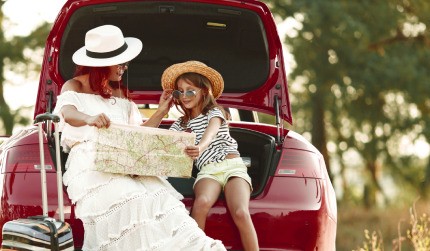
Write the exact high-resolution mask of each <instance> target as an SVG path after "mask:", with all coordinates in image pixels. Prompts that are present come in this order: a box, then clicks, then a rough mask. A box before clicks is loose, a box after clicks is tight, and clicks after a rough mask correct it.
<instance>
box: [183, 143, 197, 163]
mask: <svg viewBox="0 0 430 251" xmlns="http://www.w3.org/2000/svg"><path fill="white" fill-rule="evenodd" d="M185 154H187V155H188V156H189V157H190V158H192V159H194V160H195V159H197V158H198V157H199V156H200V147H198V146H186V147H185Z"/></svg>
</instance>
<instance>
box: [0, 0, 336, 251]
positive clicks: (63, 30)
mask: <svg viewBox="0 0 430 251" xmlns="http://www.w3.org/2000/svg"><path fill="white" fill-rule="evenodd" d="M102 24H114V25H116V26H118V27H120V28H121V29H122V31H123V32H124V34H125V35H126V36H131V37H137V38H140V39H141V40H142V41H143V51H142V52H141V53H140V55H139V56H138V57H137V58H136V59H134V60H133V61H132V64H131V65H130V67H129V70H128V73H126V76H125V79H124V82H125V83H127V85H128V88H129V89H130V90H131V96H132V99H133V100H134V101H135V102H136V103H137V104H138V105H139V106H140V107H141V108H142V110H144V109H145V108H147V107H149V106H150V105H153V104H157V103H158V100H159V97H160V94H161V91H162V90H161V85H160V78H161V74H162V72H163V70H164V69H165V68H166V67H168V66H170V65H172V64H174V63H177V62H183V61H187V60H199V61H202V62H204V63H206V64H208V65H210V66H211V67H213V68H215V69H217V70H218V71H219V72H220V73H221V74H222V75H223V76H224V80H225V89H224V92H223V94H222V96H221V97H220V98H219V100H218V101H219V103H220V104H221V105H223V106H224V107H226V108H227V109H229V110H230V111H231V112H232V114H233V115H234V116H233V117H235V118H236V120H234V121H232V122H231V124H230V126H231V134H232V136H233V137H234V138H235V139H236V140H237V141H238V144H239V151H240V152H241V155H242V157H243V158H244V159H245V160H246V161H247V162H248V163H249V174H250V175H251V177H252V182H253V187H254V190H253V193H252V195H251V202H250V212H251V216H252V220H253V222H254V225H255V228H256V231H257V235H258V239H259V244H260V247H261V249H260V250H335V239H336V227H337V205H336V196H335V192H334V189H333V186H332V183H331V181H330V180H329V176H328V174H327V170H326V166H325V163H324V160H323V157H322V155H321V154H320V152H319V151H318V150H317V149H316V148H315V147H314V146H312V145H311V144H310V143H309V142H308V141H306V140H305V139H304V138H303V137H302V136H300V135H299V134H297V133H295V132H293V131H291V130H288V129H285V128H284V126H283V125H284V124H285V123H284V121H285V122H288V123H289V124H292V116H291V110H290V100H289V97H288V88H287V79H286V76H285V64H284V60H283V54H282V47H281V41H280V39H279V36H278V33H277V30H276V25H275V22H274V20H273V16H272V13H271V12H270V10H269V9H268V7H267V6H266V5H265V4H263V3H261V2H258V1H255V0H169V1H160V0H151V1H149V0H148V1H147V0H140V1H139V0H133V1H132V0H92V1H88V0H69V1H68V2H67V3H66V4H65V5H64V7H63V8H62V9H61V11H60V13H59V14H58V17H57V19H56V21H55V23H54V24H53V27H52V31H51V33H50V34H49V37H48V39H47V42H46V47H45V54H44V58H43V66H42V70H41V74H40V82H39V90H38V94H37V101H36V104H35V114H34V115H35V116H36V115H38V114H41V113H44V112H50V111H52V110H53V108H54V107H55V104H56V97H57V95H59V93H60V90H61V87H62V85H63V83H64V82H65V81H66V80H67V79H69V78H71V77H72V76H73V73H74V72H73V71H74V69H75V66H74V64H73V62H72V53H73V52H74V51H76V50H77V49H78V48H80V47H81V46H82V45H83V44H82V41H84V36H85V33H86V32H87V31H88V30H90V29H91V28H94V27H96V26H99V25H102ZM257 112H258V114H268V115H271V116H272V117H273V118H274V119H273V120H274V121H275V123H274V124H275V125H271V124H265V123H259V122H258V119H257V118H258V116H256V115H257ZM173 121H174V118H166V119H165V120H164V121H163V123H162V126H163V127H168V126H169V125H170V124H171V123H172V122H173ZM46 128H51V127H49V126H48V127H46ZM47 135H48V137H47V138H46V144H45V147H46V151H45V153H46V157H45V159H46V160H47V161H46V162H47V165H48V168H49V169H48V173H47V176H48V197H49V215H50V216H52V217H57V209H58V206H57V202H56V201H57V200H56V198H57V194H56V177H55V170H54V169H55V165H54V163H55V162H54V161H52V157H51V156H55V155H54V154H52V153H53V150H52V149H53V146H52V145H53V144H52V141H51V140H50V139H51V138H50V135H51V132H49V131H48V132H47ZM50 155H51V156H50ZM62 157H63V159H62V162H63V164H64V163H65V161H66V158H67V155H63V156H62ZM39 163H40V161H39V148H38V135H37V130H36V127H34V128H33V127H30V128H28V129H27V130H24V131H22V132H21V133H19V134H16V135H13V136H11V137H10V138H9V139H8V140H6V142H4V143H3V144H2V145H1V146H0V166H1V182H2V183H3V184H2V186H0V187H1V188H2V191H1V209H0V227H2V226H3V224H4V223H5V222H7V221H10V220H12V219H17V218H21V217H27V216H31V215H40V214H42V207H41V205H42V202H41V185H40V184H41V182H40V173H39V169H38V165H39ZM169 181H170V182H171V183H172V184H173V185H174V187H175V188H176V189H177V190H178V191H179V192H181V193H182V194H183V195H184V196H185V199H184V200H183V202H184V203H185V204H186V206H187V208H190V207H191V206H192V202H193V191H192V184H193V179H185V178H174V179H173V178H170V179H169ZM64 191H66V190H64ZM64 196H65V203H66V221H68V222H69V223H70V224H71V226H72V229H73V235H74V242H75V248H76V250H80V247H81V246H82V242H83V236H84V235H83V227H82V223H81V221H80V220H79V219H76V218H75V216H74V207H73V205H71V203H70V200H69V199H68V197H67V194H64ZM206 233H207V234H208V235H209V236H211V237H213V238H216V239H220V240H222V242H223V243H224V244H225V245H226V247H227V249H230V250H241V249H242V245H241V243H240V238H239V235H238V231H237V230H236V227H235V225H234V223H233V221H232V218H231V217H230V215H229V213H228V212H227V209H226V205H225V201H224V199H223V196H220V198H219V201H218V202H217V203H216V204H215V206H214V207H213V208H212V210H211V211H210V215H209V217H208V220H207V224H206Z"/></svg>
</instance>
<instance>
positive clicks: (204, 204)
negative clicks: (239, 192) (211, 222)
mask: <svg viewBox="0 0 430 251" xmlns="http://www.w3.org/2000/svg"><path fill="white" fill-rule="evenodd" d="M221 189H222V187H221V185H220V184H219V183H218V182H217V181H216V180H213V179H210V178H203V179H201V180H199V181H198V182H197V183H196V185H195V186H194V194H195V199H194V204H193V208H192V210H191V217H193V218H194V220H195V221H196V222H197V225H199V227H200V228H201V229H202V230H205V225H206V218H207V216H208V213H209V210H210V209H211V208H212V206H213V205H214V204H215V202H216V201H217V199H218V197H219V195H220V193H221Z"/></svg>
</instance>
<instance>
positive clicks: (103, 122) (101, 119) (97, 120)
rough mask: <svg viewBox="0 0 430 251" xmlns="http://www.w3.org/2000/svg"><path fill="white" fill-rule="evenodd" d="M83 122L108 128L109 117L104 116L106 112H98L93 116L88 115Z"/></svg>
mask: <svg viewBox="0 0 430 251" xmlns="http://www.w3.org/2000/svg"><path fill="white" fill-rule="evenodd" d="M85 123H86V124H87V125H89V126H95V127H97V128H102V127H106V128H108V127H109V126H110V119H109V117H108V116H106V114H104V113H100V114H98V115H95V116H88V118H87V119H85Z"/></svg>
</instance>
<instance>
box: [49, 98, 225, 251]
mask: <svg viewBox="0 0 430 251" xmlns="http://www.w3.org/2000/svg"><path fill="white" fill-rule="evenodd" d="M65 105H73V106H75V107H76V108H77V109H78V111H80V112H83V113H85V114H88V115H96V114H99V113H102V112H103V113H105V114H106V115H107V116H108V117H109V118H110V119H111V122H115V123H122V124H132V125H139V124H140V123H141V122H142V118H141V115H140V113H139V110H138V109H137V106H136V104H135V103H134V102H130V101H129V100H127V99H121V98H111V99H104V98H103V97H101V96H99V95H94V94H85V93H76V92H73V91H67V92H64V93H63V94H61V95H60V96H58V100H57V105H56V108H55V110H54V113H56V114H58V115H60V117H61V122H60V131H61V132H62V135H61V145H62V146H63V147H64V149H65V151H66V152H69V156H68V159H67V162H66V172H65V173H64V176H63V181H64V185H66V186H67V193H68V195H69V198H70V199H71V200H72V202H73V203H74V204H76V207H75V210H76V216H77V218H79V219H81V220H82V222H83V224H84V229H85V236H84V246H83V250H85V251H90V250H133V251H134V250H142V251H143V250H160V251H161V250H163V251H165V250H190V251H195V250H225V247H224V246H223V245H222V243H221V241H219V240H214V239H212V238H210V237H208V236H206V235H205V233H204V232H203V231H202V230H201V229H200V228H198V226H197V224H196V222H195V221H194V219H192V218H191V217H190V216H189V212H188V210H187V209H186V208H185V206H184V204H183V203H182V202H181V201H180V200H181V199H182V198H183V197H182V195H181V194H179V193H178V192H177V191H176V190H175V189H174V188H173V187H172V186H171V185H170V184H169V183H168V182H167V180H166V179H165V178H161V177H149V176H138V177H135V178H132V177H131V176H129V175H118V174H111V173H104V172H99V171H95V170H94V160H95V151H94V144H93V139H92V137H93V135H94V130H96V128H95V127H91V126H82V127H73V126H71V125H69V124H67V123H65V122H64V118H63V117H62V116H61V113H60V112H59V111H60V109H61V107H63V106H65ZM142 143H144V142H142Z"/></svg>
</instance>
